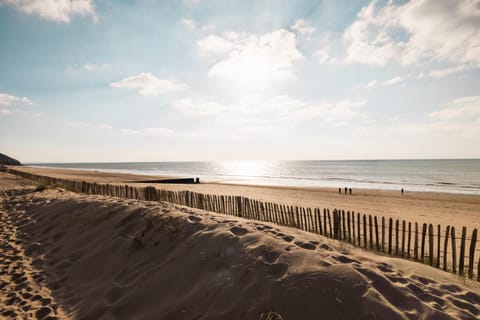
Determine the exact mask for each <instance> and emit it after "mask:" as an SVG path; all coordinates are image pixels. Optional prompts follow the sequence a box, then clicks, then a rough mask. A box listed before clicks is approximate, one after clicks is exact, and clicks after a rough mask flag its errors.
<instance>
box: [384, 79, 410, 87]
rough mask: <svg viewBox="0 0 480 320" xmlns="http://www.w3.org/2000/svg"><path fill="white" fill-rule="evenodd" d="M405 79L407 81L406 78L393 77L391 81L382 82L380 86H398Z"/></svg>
mask: <svg viewBox="0 0 480 320" xmlns="http://www.w3.org/2000/svg"><path fill="white" fill-rule="evenodd" d="M406 79H407V78H406V77H394V78H392V79H389V80H386V81H383V82H382V83H381V85H382V86H384V87H389V86H393V85H396V84H400V83H402V82H404V81H405V80H406Z"/></svg>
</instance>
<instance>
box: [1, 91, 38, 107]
mask: <svg viewBox="0 0 480 320" xmlns="http://www.w3.org/2000/svg"><path fill="white" fill-rule="evenodd" d="M13 104H19V105H33V103H32V101H30V99H28V98H26V97H16V96H12V95H10V94H8V93H0V105H2V106H11V105H13Z"/></svg>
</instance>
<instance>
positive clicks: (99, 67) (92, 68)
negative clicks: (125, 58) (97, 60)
mask: <svg viewBox="0 0 480 320" xmlns="http://www.w3.org/2000/svg"><path fill="white" fill-rule="evenodd" d="M110 67H111V65H110V64H107V63H104V64H92V63H86V64H84V65H83V66H82V68H83V70H86V71H96V70H102V69H106V68H110Z"/></svg>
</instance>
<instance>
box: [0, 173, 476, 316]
mask: <svg viewBox="0 0 480 320" xmlns="http://www.w3.org/2000/svg"><path fill="white" fill-rule="evenodd" d="M172 187H173V186H172ZM198 187H205V186H198ZM207 187H208V186H207ZM213 188H216V186H214V187H213ZM242 188H247V187H242ZM34 189H35V183H32V182H31V181H28V180H24V179H21V178H18V177H16V176H14V175H11V174H7V173H0V228H1V231H2V238H1V243H0V246H1V256H0V261H1V264H0V265H1V270H0V286H1V289H2V290H1V293H0V314H1V315H2V316H3V317H7V318H8V317H11V318H32V319H35V318H39V319H47V318H48V319H54V318H59V319H64V318H65V319H271V320H273V319H319V318H321V319H477V318H478V317H479V316H480V307H479V306H480V285H479V283H478V282H474V281H470V280H468V279H464V278H460V277H458V276H456V275H453V274H450V273H446V272H442V271H440V270H438V269H434V268H431V267H428V266H425V265H422V264H419V263H413V262H410V261H406V260H401V259H394V258H389V257H385V256H380V255H376V254H374V253H371V252H368V251H364V250H361V249H359V248H355V247H352V246H350V245H348V244H345V243H340V242H337V241H334V240H331V239H327V238H325V237H322V236H320V235H315V234H310V233H306V232H303V231H300V230H295V229H292V228H286V227H279V226H275V225H273V224H270V223H261V222H256V221H249V220H245V219H242V218H236V217H230V216H225V215H221V214H215V213H211V212H206V211H202V210H197V209H191V208H187V207H183V206H178V205H173V204H169V203H158V202H146V201H138V200H129V199H120V198H114V197H103V196H92V195H84V194H75V193H71V192H67V191H65V190H62V189H58V188H53V189H46V190H43V191H37V192H35V191H34ZM247 189H248V188H247ZM276 192H280V191H276ZM289 192H294V191H289ZM430 201H431V200H430ZM49 317H50V318H49Z"/></svg>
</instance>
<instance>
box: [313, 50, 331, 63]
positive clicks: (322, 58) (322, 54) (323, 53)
mask: <svg viewBox="0 0 480 320" xmlns="http://www.w3.org/2000/svg"><path fill="white" fill-rule="evenodd" d="M313 56H314V57H315V58H317V61H318V63H320V64H323V63H325V62H326V61H327V60H328V50H327V49H319V50H317V51H316V52H315V53H314V54H313Z"/></svg>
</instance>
